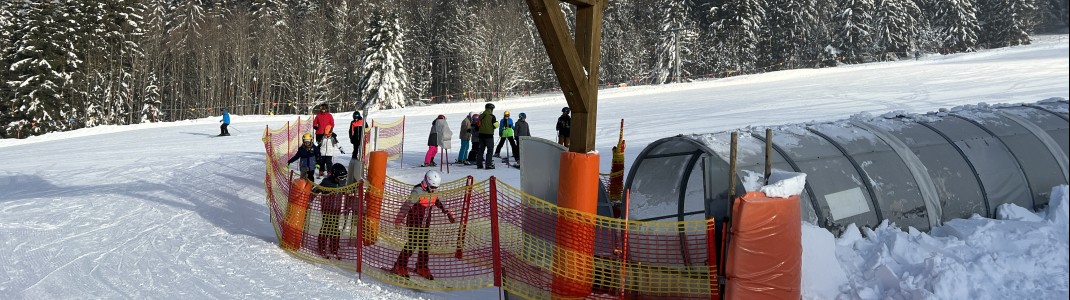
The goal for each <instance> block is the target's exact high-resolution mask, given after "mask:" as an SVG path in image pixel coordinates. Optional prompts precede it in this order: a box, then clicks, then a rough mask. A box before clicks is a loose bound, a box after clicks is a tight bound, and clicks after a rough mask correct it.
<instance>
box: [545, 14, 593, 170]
mask: <svg viewBox="0 0 1070 300" xmlns="http://www.w3.org/2000/svg"><path fill="white" fill-rule="evenodd" d="M605 1H607V0H527V3H528V7H529V8H530V10H531V17H532V18H533V19H534V21H535V27H536V28H537V29H538V30H539V36H540V37H541V38H542V42H543V46H545V47H546V54H547V56H549V58H550V63H551V65H553V68H554V73H555V74H557V80H558V82H559V83H560V84H561V91H562V92H563V93H564V94H565V101H567V102H568V106H569V108H571V110H572V129H571V136H570V139H571V145H570V146H569V151H571V152H579V153H586V152H590V151H594V150H595V147H594V146H595V144H594V142H595V124H596V122H597V120H598V118H597V107H598V64H599V61H600V60H601V54H600V53H601V41H602V11H603V10H604V9H605ZM561 2H566V3H569V4H573V5H576V7H577V9H576V37H575V39H573V38H572V36H571V34H570V33H569V32H568V26H567V23H565V16H564V13H563V12H562V11H561V9H560V8H559V4H560V3H561Z"/></svg>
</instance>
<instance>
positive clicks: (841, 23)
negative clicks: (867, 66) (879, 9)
mask: <svg viewBox="0 0 1070 300" xmlns="http://www.w3.org/2000/svg"><path fill="white" fill-rule="evenodd" d="M873 11H874V9H873V0H841V1H840V5H839V9H838V10H837V13H836V15H835V19H834V25H833V28H834V29H835V31H834V32H833V35H834V39H835V40H834V41H833V46H834V47H836V49H837V50H838V51H839V53H840V56H841V59H842V61H843V62H847V63H863V62H870V61H873V53H872V51H871V49H873V47H874V43H873V39H874V36H873V28H872V27H871V26H872V25H873V23H874V22H873V15H872V13H873Z"/></svg>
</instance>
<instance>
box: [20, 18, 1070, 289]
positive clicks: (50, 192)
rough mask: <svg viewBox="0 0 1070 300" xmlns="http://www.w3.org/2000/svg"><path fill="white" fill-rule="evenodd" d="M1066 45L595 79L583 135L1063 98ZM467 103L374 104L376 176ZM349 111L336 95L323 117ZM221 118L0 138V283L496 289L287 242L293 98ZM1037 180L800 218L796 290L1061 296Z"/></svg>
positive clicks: (1058, 233)
mask: <svg viewBox="0 0 1070 300" xmlns="http://www.w3.org/2000/svg"><path fill="white" fill-rule="evenodd" d="M1068 44H1070V43H1068V37H1067V35H1055V36H1040V37H1037V40H1036V41H1035V42H1034V43H1033V44H1032V45H1028V46H1019V47H1011V48H1001V49H991V50H982V51H978V52H976V53H964V54H952V55H938V54H928V55H924V56H923V57H922V58H921V59H920V60H918V61H913V60H904V61H896V62H882V63H872V64H865V65H852V66H840V67H836V68H826V69H805V70H791V71H780V72H772V73H766V74H756V75H746V76H737V77H731V78H724V79H711V80H702V81H697V82H691V83H681V84H668V85H660V86H629V87H623V88H607V89H603V90H601V91H600V93H599V103H598V104H599V106H598V124H597V130H598V132H597V140H596V147H597V150H598V152H600V153H603V155H602V159H601V160H602V170H603V172H608V170H609V166H610V156H609V153H610V149H611V148H612V146H613V145H614V144H615V142H616V139H617V132H618V130H619V124H620V120H621V119H624V121H625V129H624V136H625V139H626V140H627V141H628V148H627V150H626V153H625V154H626V155H625V156H626V163H625V164H626V167H630V165H631V163H632V162H633V161H634V159H635V157H636V156H637V155H638V154H639V152H641V151H642V149H643V148H644V147H645V146H646V145H648V144H650V143H651V142H653V141H656V140H658V139H660V138H664V137H669V136H674V135H677V134H694V133H709V132H718V131H724V130H731V129H736V128H744V127H748V126H772V125H784V124H793V123H802V122H821V121H831V120H838V119H843V118H848V117H850V116H852V115H856V114H860V113H869V114H874V115H879V114H883V113H886V112H889V111H904V112H911V113H925V112H929V111H935V110H937V109H939V108H951V107H955V106H960V105H970V104H978V103H989V104H997V103H1031V102H1037V101H1041V100H1045V99H1050V98H1062V99H1067V98H1070V95H1068V94H1070V75H1068V72H1070V54H1068V49H1070V47H1068ZM483 104H484V103H483V102H472V103H451V104H440V105H432V106H418V107H410V108H405V109H397V110H387V111H376V112H373V113H371V114H370V117H371V118H373V119H376V120H381V121H384V122H391V121H394V120H396V119H398V118H399V117H401V116H406V117H407V119H406V120H407V122H406V127H407V129H406V132H407V136H406V142H405V153H404V161H403V163H401V164H399V163H394V164H391V165H390V167H389V169H388V171H387V173H388V175H389V176H391V177H394V178H397V179H399V180H402V181H405V182H411V183H415V182H417V181H418V180H419V178H420V176H421V175H422V174H423V172H425V171H426V170H427V168H420V167H416V166H417V165H418V164H420V160H421V159H422V158H423V155H424V152H425V151H426V146H425V145H426V143H425V142H426V141H427V133H428V132H429V131H430V127H431V126H430V125H431V120H432V119H434V117H435V116H437V115H439V114H444V115H446V116H447V121H448V122H449V125H450V126H451V128H453V130H454V132H455V133H456V132H457V127H458V126H459V121H460V119H461V118H462V117H463V116H464V115H465V114H466V113H469V112H478V111H480V110H482V107H483ZM495 104H496V106H497V108H498V109H497V110H496V111H497V112H499V113H500V112H502V111H503V110H509V111H511V112H512V114H513V115H514V116H515V115H517V114H519V113H520V112H525V113H526V114H527V115H528V118H529V123H530V124H531V131H532V134H533V135H534V136H538V137H544V138H552V137H553V136H554V134H555V133H554V122H555V120H556V118H557V116H558V115H560V109H561V107H563V106H565V105H566V104H565V100H564V98H563V97H562V96H561V95H559V94H552V93H547V94H539V95H531V96H526V97H515V98H507V99H504V100H499V101H495ZM350 114H351V111H345V112H337V113H336V114H335V121H336V123H337V124H346V123H348V122H349V121H350V119H349V118H350ZM232 118H233V122H234V123H233V124H232V125H231V129H230V132H231V133H232V134H233V136H230V137H214V135H215V134H218V131H219V126H218V125H219V123H218V121H219V119H220V118H219V117H210V118H205V119H198V120H188V121H179V122H171V123H155V124H138V125H127V126H99V127H95V128H89V129H80V130H75V131H71V132H62V133H53V134H48V135H44V136H38V137H32V138H28V139H24V140H10V139H7V140H0V265H3V266H4V267H3V268H2V269H0V298H2V299H79V298H138V299H143V298H153V299H206V298H208V299H211V298H215V299H219V298H224V299H265V298H267V299H292V298H329V299H333V298H358V299H418V298H423V299H496V298H497V296H498V295H497V293H498V291H497V290H496V289H482V290H477V291H463V292H438V291H419V290H411V289H405V288H398V287H393V286H390V285H386V284H382V283H380V282H377V281H375V280H373V279H369V278H368V277H364V279H363V280H361V279H358V276H357V274H355V273H352V272H349V271H345V270H342V269H339V268H336V267H332V266H326V265H318V264H314V263H309V262H305V261H302V260H299V259H296V258H294V257H291V256H290V255H288V254H287V253H286V252H285V251H283V250H282V249H281V248H279V247H278V240H277V238H276V235H275V232H274V231H273V229H272V226H271V224H269V222H270V221H269V217H268V208H267V206H266V204H265V194H264V184H263V178H264V147H263V144H262V141H261V137H262V135H263V133H264V130H265V129H266V128H279V127H282V126H284V125H285V124H286V122H287V121H292V120H296V119H297V118H298V116H296V115H289V116H243V115H234V116H232ZM455 137H456V134H455ZM343 140H345V138H343ZM454 145H455V147H456V145H457V143H454ZM346 150H347V152H348V150H352V149H351V147H349V145H348V144H346ZM454 155H455V154H453V153H451V156H453V158H451V160H453V159H455V158H456V157H455V156H454ZM336 162H342V163H345V162H346V159H345V158H343V157H340V156H339V157H336ZM467 175H472V176H475V177H476V178H477V179H482V178H487V177H489V176H497V177H498V178H501V179H502V180H504V181H505V182H508V183H510V184H512V185H514V186H519V181H520V180H519V172H518V171H517V170H516V169H512V168H498V169H495V170H476V169H475V168H474V167H460V166H454V167H452V168H451V172H450V173H448V174H446V175H445V178H444V180H446V181H450V180H453V179H456V178H459V177H463V176H467ZM1053 188H1056V189H1057V193H1053V194H1054V195H1055V196H1053V199H1052V203H1053V204H1052V206H1051V207H1049V208H1048V209H1046V210H1044V211H1041V212H1029V211H1027V210H1025V209H1023V208H1020V207H1006V208H1005V209H1002V211H1004V213H1001V216H1000V218H998V219H985V218H979V217H975V218H971V219H966V220H954V221H951V222H946V223H945V225H943V226H941V227H938V228H935V229H933V231H932V232H931V233H921V232H917V231H911V230H901V229H899V228H898V227H896V226H894V225H892V224H888V225H886V226H880V227H878V228H875V229H865V228H863V229H859V230H847V231H846V233H844V234H843V235H841V236H838V237H836V236H833V235H832V234H831V233H829V232H828V231H827V230H824V229H821V228H818V227H814V226H812V225H808V224H804V228H803V253H804V254H803V287H802V293H803V298H804V299H1003V298H1011V299H1066V298H1068V296H1070V291H1068V289H1070V279H1068V274H1070V268H1068V261H1070V258H1068V257H1070V255H1068V244H1070V242H1068V237H1067V236H1068V234H1067V227H1068V225H1067V221H1066V219H1067V218H1066V215H1067V205H1066V202H1067V200H1066V197H1067V196H1066V195H1067V193H1066V187H1065V186H1063V187H1061V190H1058V189H1060V187H1053ZM1058 191H1061V192H1058ZM1056 197H1061V198H1058V199H1055V198H1056Z"/></svg>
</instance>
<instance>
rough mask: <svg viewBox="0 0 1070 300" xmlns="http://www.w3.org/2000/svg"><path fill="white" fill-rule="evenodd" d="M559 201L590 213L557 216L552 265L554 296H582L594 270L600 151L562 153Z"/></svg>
mask: <svg viewBox="0 0 1070 300" xmlns="http://www.w3.org/2000/svg"><path fill="white" fill-rule="evenodd" d="M558 176H559V179H558V185H557V202H558V206H560V207H562V208H570V209H574V210H577V211H579V212H580V213H588V214H590V215H589V216H580V217H578V218H577V216H567V215H558V216H557V235H556V238H555V239H556V243H557V248H556V250H555V252H554V260H553V268H554V269H557V270H568V271H567V272H561V273H555V274H554V278H553V291H552V294H553V297H554V298H583V297H586V296H587V295H589V294H590V293H591V278H592V276H593V274H592V272H594V224H595V216H597V215H598V154H593V153H575V152H564V153H561V168H560V171H558Z"/></svg>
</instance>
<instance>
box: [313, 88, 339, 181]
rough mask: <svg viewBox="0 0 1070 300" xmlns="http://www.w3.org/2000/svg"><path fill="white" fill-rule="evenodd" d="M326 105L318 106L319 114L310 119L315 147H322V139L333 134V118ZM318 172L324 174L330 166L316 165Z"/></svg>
mask: <svg viewBox="0 0 1070 300" xmlns="http://www.w3.org/2000/svg"><path fill="white" fill-rule="evenodd" d="M327 108H328V107H327V103H323V104H320V112H319V113H316V117H315V118H313V119H312V129H315V130H316V146H323V137H324V136H327V137H330V136H331V133H333V132H334V116H332V115H331V111H329V110H327ZM317 166H318V167H319V169H320V172H324V171H326V170H327V168H330V167H331V166H330V165H325V164H322V163H319V164H317Z"/></svg>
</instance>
